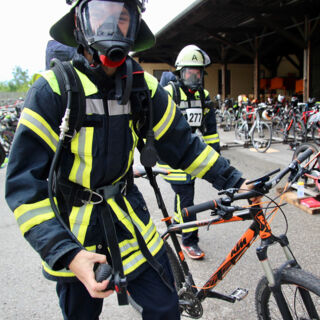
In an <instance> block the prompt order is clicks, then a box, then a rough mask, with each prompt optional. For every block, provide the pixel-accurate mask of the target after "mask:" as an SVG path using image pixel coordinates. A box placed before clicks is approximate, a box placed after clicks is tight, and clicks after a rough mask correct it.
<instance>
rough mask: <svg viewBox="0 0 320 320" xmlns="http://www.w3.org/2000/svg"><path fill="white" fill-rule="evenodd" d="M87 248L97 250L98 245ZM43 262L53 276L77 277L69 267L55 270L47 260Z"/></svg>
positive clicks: (46, 269)
mask: <svg viewBox="0 0 320 320" xmlns="http://www.w3.org/2000/svg"><path fill="white" fill-rule="evenodd" d="M86 250H87V251H90V252H96V246H95V245H93V246H89V247H86ZM41 263H42V267H43V269H44V270H45V271H46V272H47V273H49V274H50V275H52V276H55V277H75V275H74V273H73V272H71V271H70V270H69V269H66V268H63V269H61V270H58V271H55V270H52V269H51V268H50V266H49V265H48V264H47V263H46V262H45V261H41Z"/></svg>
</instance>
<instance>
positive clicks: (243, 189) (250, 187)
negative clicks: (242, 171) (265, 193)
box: [239, 180, 262, 203]
mask: <svg viewBox="0 0 320 320" xmlns="http://www.w3.org/2000/svg"><path fill="white" fill-rule="evenodd" d="M248 181H249V180H246V181H245V182H244V183H243V184H242V185H241V187H240V189H239V193H245V192H248V191H251V190H253V189H254V185H253V184H246V183H247V182H248ZM261 198H262V196H257V197H254V198H250V199H249V200H250V201H252V202H253V203H259V202H261Z"/></svg>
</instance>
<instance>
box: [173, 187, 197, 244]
mask: <svg viewBox="0 0 320 320" xmlns="http://www.w3.org/2000/svg"><path fill="white" fill-rule="evenodd" d="M170 185H171V188H172V189H173V191H174V192H175V199H174V210H175V213H176V217H178V220H179V222H181V223H182V222H190V221H195V220H196V219H197V217H196V215H193V216H191V217H186V218H182V216H181V209H183V208H186V207H189V206H192V205H193V204H194V203H193V200H194V181H193V182H192V183H187V184H173V183H170ZM175 220H176V222H178V221H177V219H175ZM198 242H199V237H198V228H191V229H184V230H182V244H183V245H184V246H191V245H194V244H197V243H198Z"/></svg>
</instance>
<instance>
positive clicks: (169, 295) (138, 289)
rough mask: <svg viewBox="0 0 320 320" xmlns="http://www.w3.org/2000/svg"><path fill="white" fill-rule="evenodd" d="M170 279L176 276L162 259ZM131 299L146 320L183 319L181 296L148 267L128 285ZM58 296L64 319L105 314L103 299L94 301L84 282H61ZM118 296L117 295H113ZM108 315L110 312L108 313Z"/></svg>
mask: <svg viewBox="0 0 320 320" xmlns="http://www.w3.org/2000/svg"><path fill="white" fill-rule="evenodd" d="M159 262H160V263H161V264H162V265H163V267H164V269H165V271H166V273H167V275H168V278H169V279H170V280H171V281H172V284H173V275H172V272H171V268H170V265H169V261H168V258H167V256H166V255H165V254H164V255H163V256H162V257H160V259H159ZM128 291H129V293H130V295H131V297H132V298H133V299H134V300H135V302H136V303H137V304H139V305H140V306H141V307H142V308H143V313H142V319H144V320H178V319H180V313H179V305H178V295H177V293H176V292H171V291H170V290H169V289H168V287H167V286H166V285H165V284H164V283H163V281H162V280H161V278H160V277H159V275H158V273H157V272H156V271H154V270H153V269H152V268H151V267H149V268H147V269H146V270H145V271H144V272H142V274H140V275H139V276H138V277H137V278H136V279H134V280H132V281H130V282H129V283H128ZM57 294H58V296H59V303H60V308H61V310H62V314H63V319H64V320H98V319H99V315H100V313H101V311H102V304H103V299H94V298H91V297H90V295H89V293H88V291H87V289H86V288H85V287H84V286H83V284H82V283H81V282H72V283H65V282H58V283H57ZM114 294H116V293H114ZM105 312H108V310H106V311H105ZM118 312H119V314H118V315H117V314H113V315H110V319H119V318H121V317H119V315H120V314H121V306H120V307H118Z"/></svg>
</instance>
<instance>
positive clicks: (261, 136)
mask: <svg viewBox="0 0 320 320" xmlns="http://www.w3.org/2000/svg"><path fill="white" fill-rule="evenodd" d="M271 140H272V133H271V128H270V126H269V125H268V124H267V123H265V122H259V123H257V125H256V126H255V128H254V130H253V132H252V136H251V142H252V145H253V147H254V148H255V149H256V150H257V151H258V152H266V151H267V150H268V149H269V147H270V145H271Z"/></svg>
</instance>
